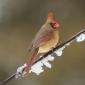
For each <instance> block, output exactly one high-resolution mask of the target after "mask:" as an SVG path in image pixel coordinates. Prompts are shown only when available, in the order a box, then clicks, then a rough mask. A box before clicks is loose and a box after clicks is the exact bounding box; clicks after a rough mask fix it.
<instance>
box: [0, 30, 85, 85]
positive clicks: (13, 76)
mask: <svg viewBox="0 0 85 85" xmlns="http://www.w3.org/2000/svg"><path fill="white" fill-rule="evenodd" d="M82 33H85V29H83V30H81V31H80V32H79V33H77V34H75V35H74V36H72V37H71V38H69V39H68V40H66V41H65V42H62V43H61V44H60V45H58V46H57V47H55V48H53V49H52V50H51V51H49V52H47V53H46V54H45V55H44V56H43V57H41V58H39V59H38V60H36V61H35V62H34V63H33V65H34V64H35V63H37V62H39V61H41V60H42V59H43V58H45V57H47V56H48V55H50V54H52V52H53V51H55V50H58V49H60V48H61V47H63V46H64V45H66V44H68V43H70V42H72V41H74V40H75V39H76V38H77V37H78V36H79V35H81V34H82ZM15 76H16V73H14V74H13V75H11V76H10V77H8V78H7V79H6V80H4V81H2V82H1V83H0V85H4V84H6V83H8V82H9V81H11V80H12V79H14V78H15Z"/></svg>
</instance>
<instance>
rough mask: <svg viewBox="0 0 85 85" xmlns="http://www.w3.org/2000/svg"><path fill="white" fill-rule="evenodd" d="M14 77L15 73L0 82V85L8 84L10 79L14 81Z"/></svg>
mask: <svg viewBox="0 0 85 85" xmlns="http://www.w3.org/2000/svg"><path fill="white" fill-rule="evenodd" d="M15 76H16V73H15V74H13V75H11V76H10V77H8V78H7V79H6V80H4V81H2V82H0V85H4V84H6V83H7V82H9V81H11V80H12V79H14V78H15Z"/></svg>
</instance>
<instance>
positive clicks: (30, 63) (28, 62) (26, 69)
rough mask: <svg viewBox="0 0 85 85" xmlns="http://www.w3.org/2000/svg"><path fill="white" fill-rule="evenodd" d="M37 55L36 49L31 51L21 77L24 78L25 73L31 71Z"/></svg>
mask: <svg viewBox="0 0 85 85" xmlns="http://www.w3.org/2000/svg"><path fill="white" fill-rule="evenodd" d="M37 53H38V48H37V49H35V50H34V51H33V53H32V55H31V57H30V58H29V59H28V61H27V62H26V64H27V67H26V68H25V69H24V70H23V73H22V75H23V76H26V75H27V73H28V72H29V70H30V69H31V66H32V64H33V63H34V62H35V61H36V59H37Z"/></svg>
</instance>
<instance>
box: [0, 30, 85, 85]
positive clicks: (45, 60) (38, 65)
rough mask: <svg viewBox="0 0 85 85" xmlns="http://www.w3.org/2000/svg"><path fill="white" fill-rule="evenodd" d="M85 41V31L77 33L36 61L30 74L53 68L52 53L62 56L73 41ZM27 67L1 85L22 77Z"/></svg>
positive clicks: (37, 73) (1, 84)
mask: <svg viewBox="0 0 85 85" xmlns="http://www.w3.org/2000/svg"><path fill="white" fill-rule="evenodd" d="M84 40H85V29H83V30H81V31H80V32H79V33H77V34H76V35H74V36H72V37H71V38H69V39H68V40H66V41H64V42H62V43H61V44H59V45H58V46H56V47H55V48H53V49H52V50H50V51H49V52H48V53H46V54H45V55H44V56H41V57H40V58H39V59H38V60H36V61H35V62H34V63H33V65H32V67H31V70H30V71H29V73H31V72H34V73H35V74H36V75H39V74H40V73H42V72H43V71H44V69H43V66H44V65H45V66H46V67H48V68H51V67H52V66H51V64H50V63H49V61H53V60H54V56H52V55H51V54H52V53H56V54H57V56H61V55H62V53H63V50H64V48H65V47H67V46H69V45H70V43H72V42H73V41H76V42H82V41H84ZM26 66H27V65H26V64H24V65H22V66H20V67H19V68H18V69H17V72H16V73H15V74H13V75H11V76H10V77H9V78H8V79H6V80H4V81H2V82H1V83H0V85H3V84H5V83H7V82H8V81H10V80H11V79H13V78H18V77H20V76H22V71H23V69H24V68H25V67H26Z"/></svg>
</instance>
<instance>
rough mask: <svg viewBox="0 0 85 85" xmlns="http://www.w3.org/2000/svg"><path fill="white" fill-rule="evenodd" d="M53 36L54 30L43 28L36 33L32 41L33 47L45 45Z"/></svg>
mask: <svg viewBox="0 0 85 85" xmlns="http://www.w3.org/2000/svg"><path fill="white" fill-rule="evenodd" d="M52 38H53V31H52V30H49V28H48V29H46V28H43V27H42V28H41V29H40V30H39V32H38V34H37V35H36V37H35V39H34V40H33V42H32V46H33V48H38V47H39V46H41V45H44V44H45V43H46V42H47V41H49V40H51V39H52Z"/></svg>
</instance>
